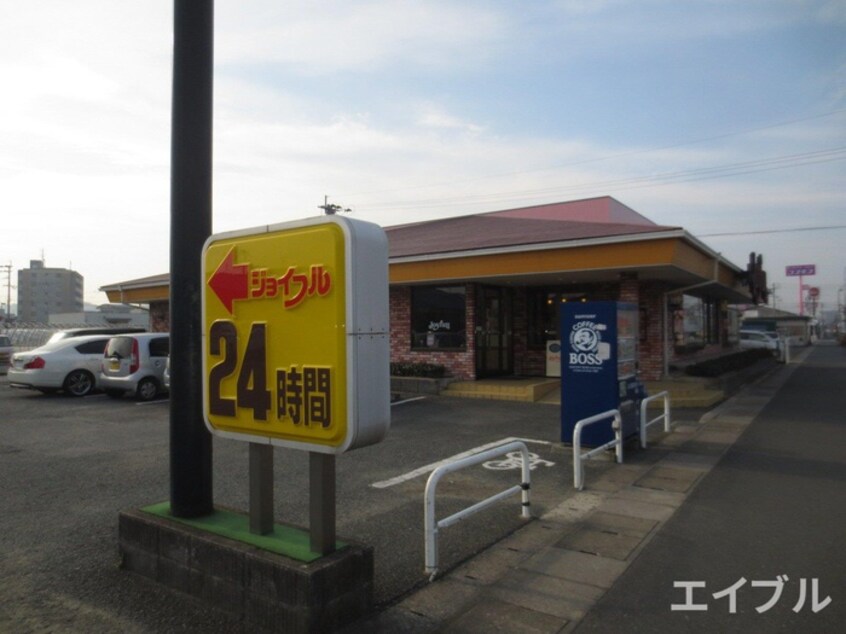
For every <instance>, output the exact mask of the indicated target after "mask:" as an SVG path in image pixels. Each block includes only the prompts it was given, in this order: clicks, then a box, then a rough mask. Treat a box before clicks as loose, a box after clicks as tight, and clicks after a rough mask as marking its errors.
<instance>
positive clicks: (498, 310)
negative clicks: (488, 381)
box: [476, 286, 514, 378]
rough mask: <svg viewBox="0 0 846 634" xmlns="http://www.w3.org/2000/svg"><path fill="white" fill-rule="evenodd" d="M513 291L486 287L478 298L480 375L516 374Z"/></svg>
mask: <svg viewBox="0 0 846 634" xmlns="http://www.w3.org/2000/svg"><path fill="white" fill-rule="evenodd" d="M512 304H513V301H512V296H511V290H510V289H507V288H500V287H494V286H482V287H480V288H479V290H478V293H477V295H476V376H477V377H480V378H481V377H486V376H501V375H503V374H513V373H514V351H513V346H512V338H513V336H512Z"/></svg>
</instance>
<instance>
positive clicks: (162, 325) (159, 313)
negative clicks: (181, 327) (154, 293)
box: [150, 301, 170, 332]
mask: <svg viewBox="0 0 846 634" xmlns="http://www.w3.org/2000/svg"><path fill="white" fill-rule="evenodd" d="M150 330H152V331H153V332H170V302H169V301H160V302H150Z"/></svg>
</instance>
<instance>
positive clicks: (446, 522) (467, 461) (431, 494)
mask: <svg viewBox="0 0 846 634" xmlns="http://www.w3.org/2000/svg"><path fill="white" fill-rule="evenodd" d="M515 450H519V451H520V453H521V454H522V459H523V465H522V475H523V477H522V482H521V483H520V484H518V485H515V486H513V487H511V488H509V489H506V490H505V491H501V492H500V493H497V494H496V495H492V496H491V497H489V498H487V499H484V500H482V501H481V502H477V503H476V504H474V505H472V506H468V507H467V508H466V509H463V510H461V511H459V512H458V513H454V514H453V515H450V516H449V517H445V518H444V519H442V520H440V521H438V522H436V521H435V491H436V489H437V487H438V482H439V481H440V479H441V478H442V477H443V476H444V475H445V474H447V473H451V472H453V471H458V470H459V469H463V468H464V467H471V466H473V465H476V464H479V463H481V462H485V461H486V460H490V459H491V458H495V457H497V456H503V455H505V454H507V453H508V452H510V451H515ZM530 488H531V470H530V468H529V450H528V449H527V448H526V444H525V443H522V442H519V441H515V442H510V443H508V444H505V445H501V446H500V447H494V448H493V449H488V450H487V451H482V452H481V453H477V454H473V455H472V456H467V457H466V458H461V459H460V460H456V461H455V462H451V463H449V464H445V465H441V466H440V467H438V468H437V469H435V470H434V471H433V472H432V475H430V476H429V480H428V481H427V482H426V491H425V492H424V494H423V501H424V506H425V508H424V529H425V545H426V572H428V573H431V574H430V576H429V580H430V581H432V580H433V579H434V578H435V575H436V574H437V573H438V530H439V529H441V528H447V527H448V526H452V525H453V524H456V523H457V522H460V521H461V520H463V519H466V518H467V517H469V516H470V515H473V514H474V513H476V512H478V511H481V510H482V509H484V508H487V507H488V506H490V505H491V504H494V503H495V502H498V501H500V500H502V499H504V498H506V497H508V496H510V495H513V494H515V493H521V492H522V494H523V496H522V507H523V510H522V516H523V517H524V518H526V519H528V518H530V517H531V513H530V502H529V489H530Z"/></svg>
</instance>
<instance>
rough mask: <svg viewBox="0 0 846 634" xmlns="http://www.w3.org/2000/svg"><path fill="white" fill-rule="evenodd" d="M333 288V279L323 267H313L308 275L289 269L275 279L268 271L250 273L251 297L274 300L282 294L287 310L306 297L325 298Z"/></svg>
mask: <svg viewBox="0 0 846 634" xmlns="http://www.w3.org/2000/svg"><path fill="white" fill-rule="evenodd" d="M331 288H332V278H331V277H330V276H329V273H328V272H327V271H325V270H324V269H323V266H321V265H312V266H310V267H309V272H308V273H297V267H295V266H292V267H290V268H288V270H287V271H286V272H285V274H284V275H282V276H280V277H278V278H277V277H273V276H272V275H269V274H268V270H267V269H253V270H252V271H250V297H251V298H252V299H273V298H275V297H276V296H277V295H279V294H281V295H282V297H283V298H284V306H285V308H294V307H295V306H297V305H299V304H300V303H302V301H303V300H304V299H305V298H306V297H311V296H313V295H315V294H316V295H319V296H324V295H326V294H327V293H328V292H329V290H330V289H331Z"/></svg>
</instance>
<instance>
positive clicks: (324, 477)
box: [308, 451, 335, 555]
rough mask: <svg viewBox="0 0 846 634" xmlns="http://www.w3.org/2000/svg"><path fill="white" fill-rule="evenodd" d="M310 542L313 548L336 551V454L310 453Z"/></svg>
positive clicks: (326, 553)
mask: <svg viewBox="0 0 846 634" xmlns="http://www.w3.org/2000/svg"><path fill="white" fill-rule="evenodd" d="M308 480H309V538H310V539H309V544H310V547H311V551H312V552H314V553H320V554H321V555H328V554H329V553H332V552H335V456H334V455H333V454H325V453H318V452H316V451H310V452H309V453H308Z"/></svg>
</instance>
